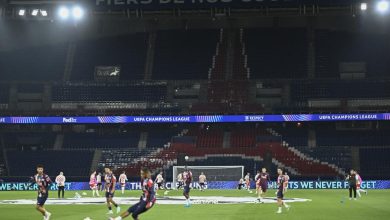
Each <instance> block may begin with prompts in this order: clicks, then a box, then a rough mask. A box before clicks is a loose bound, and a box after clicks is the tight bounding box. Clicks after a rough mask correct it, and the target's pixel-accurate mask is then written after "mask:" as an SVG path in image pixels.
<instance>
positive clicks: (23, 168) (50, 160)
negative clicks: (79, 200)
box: [7, 151, 93, 180]
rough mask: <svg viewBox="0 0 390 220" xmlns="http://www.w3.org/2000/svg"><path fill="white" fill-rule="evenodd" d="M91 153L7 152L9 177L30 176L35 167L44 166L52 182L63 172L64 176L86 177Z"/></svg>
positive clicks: (90, 161) (91, 156)
mask: <svg viewBox="0 0 390 220" xmlns="http://www.w3.org/2000/svg"><path fill="white" fill-rule="evenodd" d="M92 158H93V152H92V151H7V159H8V168H9V175H10V176H32V175H34V174H35V173H36V165H38V164H42V165H44V166H45V173H47V174H48V175H50V177H51V178H52V180H54V178H55V176H56V175H58V173H59V172H60V171H63V172H64V173H65V175H66V176H73V177H75V176H79V177H80V176H88V175H89V171H90V167H91V163H92Z"/></svg>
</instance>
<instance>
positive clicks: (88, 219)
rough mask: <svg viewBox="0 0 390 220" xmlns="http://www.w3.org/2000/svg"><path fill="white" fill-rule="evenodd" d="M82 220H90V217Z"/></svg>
mask: <svg viewBox="0 0 390 220" xmlns="http://www.w3.org/2000/svg"><path fill="white" fill-rule="evenodd" d="M84 220H92V219H91V218H90V217H85V218H84Z"/></svg>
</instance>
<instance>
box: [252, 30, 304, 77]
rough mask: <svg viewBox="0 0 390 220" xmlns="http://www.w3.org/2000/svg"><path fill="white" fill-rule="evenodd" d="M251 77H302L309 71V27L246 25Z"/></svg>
mask: <svg viewBox="0 0 390 220" xmlns="http://www.w3.org/2000/svg"><path fill="white" fill-rule="evenodd" d="M244 32H245V34H244V42H246V49H247V54H248V66H249V67H250V68H251V78H254V79H259V78H302V77H304V76H305V75H306V73H307V66H306V63H307V37H306V30H305V29H299V28H296V29H288V28H283V29H282V28H281V29H276V28H274V29H271V28H268V29H267V28H263V29H246V30H245V31H244Z"/></svg>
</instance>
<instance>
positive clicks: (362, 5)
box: [360, 2, 368, 11]
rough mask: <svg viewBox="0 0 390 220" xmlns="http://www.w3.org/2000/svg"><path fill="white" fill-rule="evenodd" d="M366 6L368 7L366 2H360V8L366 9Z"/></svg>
mask: <svg viewBox="0 0 390 220" xmlns="http://www.w3.org/2000/svg"><path fill="white" fill-rule="evenodd" d="M367 8H368V6H367V3H365V2H363V3H361V4H360V10H362V11H366V10H367Z"/></svg>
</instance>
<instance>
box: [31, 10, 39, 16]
mask: <svg viewBox="0 0 390 220" xmlns="http://www.w3.org/2000/svg"><path fill="white" fill-rule="evenodd" d="M38 12H39V10H38V9H33V10H32V12H31V15H32V16H37V15H38Z"/></svg>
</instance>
